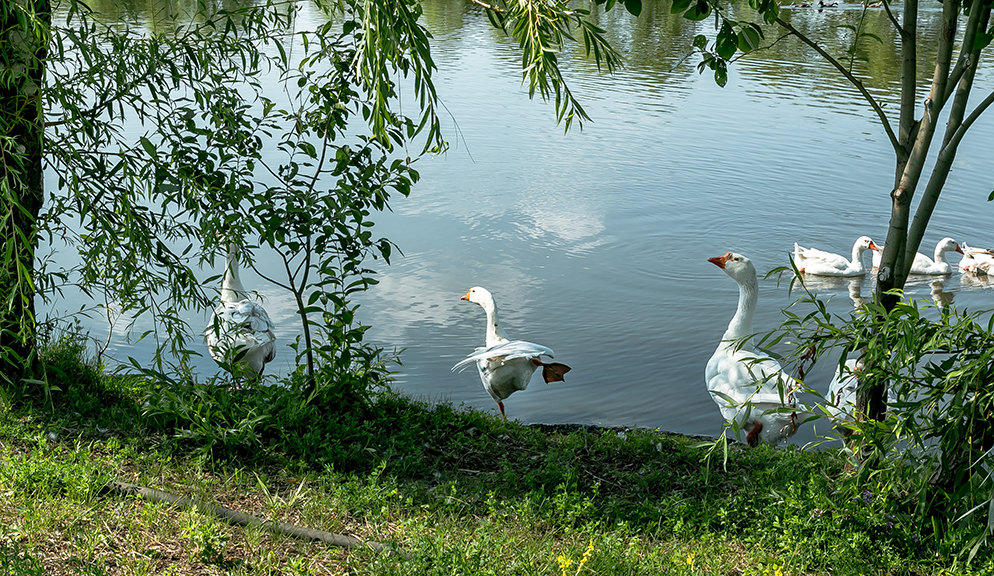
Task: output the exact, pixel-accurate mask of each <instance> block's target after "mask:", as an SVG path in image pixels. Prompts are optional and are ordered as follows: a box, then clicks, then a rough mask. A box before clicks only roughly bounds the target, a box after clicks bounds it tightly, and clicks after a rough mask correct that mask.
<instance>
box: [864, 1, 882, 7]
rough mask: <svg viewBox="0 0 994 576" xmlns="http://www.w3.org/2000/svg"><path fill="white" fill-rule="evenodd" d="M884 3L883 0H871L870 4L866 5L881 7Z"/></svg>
mask: <svg viewBox="0 0 994 576" xmlns="http://www.w3.org/2000/svg"><path fill="white" fill-rule="evenodd" d="M883 5H884V3H883V1H880V2H870V3H869V4H867V5H866V7H867V8H880V7H881V6H883Z"/></svg>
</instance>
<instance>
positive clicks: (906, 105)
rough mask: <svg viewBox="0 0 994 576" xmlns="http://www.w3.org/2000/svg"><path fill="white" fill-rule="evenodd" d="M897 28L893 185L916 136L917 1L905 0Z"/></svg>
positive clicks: (902, 170)
mask: <svg viewBox="0 0 994 576" xmlns="http://www.w3.org/2000/svg"><path fill="white" fill-rule="evenodd" d="M888 13H889V10H888ZM891 17H892V18H893V17H894V16H893V15H891ZM898 31H900V33H901V100H900V102H901V112H900V118H899V119H898V126H899V128H898V132H899V134H900V147H899V148H898V149H897V163H896V165H895V167H894V185H895V186H898V185H899V183H900V180H901V174H902V173H903V172H904V166H905V165H906V163H907V160H908V157H909V156H910V155H911V146H912V142H914V141H915V140H916V136H917V134H916V132H915V128H916V126H917V124H918V121H917V120H916V119H915V103H916V101H917V97H916V88H917V87H918V82H917V81H918V0H905V2H904V25H903V26H899V27H898Z"/></svg>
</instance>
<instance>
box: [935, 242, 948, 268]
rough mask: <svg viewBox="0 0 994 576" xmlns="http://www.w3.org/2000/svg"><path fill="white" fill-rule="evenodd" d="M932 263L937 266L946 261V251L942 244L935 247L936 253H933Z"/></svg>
mask: <svg viewBox="0 0 994 576" xmlns="http://www.w3.org/2000/svg"><path fill="white" fill-rule="evenodd" d="M932 261H933V262H935V263H936V264H941V263H943V262H945V261H946V250H944V249H943V246H942V245H941V244H940V245H938V246H936V247H935V252H933V253H932Z"/></svg>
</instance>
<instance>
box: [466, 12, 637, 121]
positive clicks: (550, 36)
mask: <svg viewBox="0 0 994 576" xmlns="http://www.w3.org/2000/svg"><path fill="white" fill-rule="evenodd" d="M477 3H478V4H480V5H482V6H484V8H486V11H487V16H488V17H489V18H490V22H491V23H492V24H493V25H494V27H496V28H499V29H501V30H503V31H504V32H505V33H507V34H509V35H510V36H511V37H512V38H514V39H515V40H516V41H517V42H518V47H519V48H520V50H521V73H522V76H523V80H526V81H527V82H528V94H529V96H534V95H535V93H536V92H537V93H539V94H540V95H541V96H542V98H543V99H546V100H548V99H550V98H552V99H553V102H554V103H555V107H556V119H557V120H558V121H559V122H561V123H562V124H563V126H564V128H565V129H566V130H569V128H570V126H571V125H572V123H573V121H574V120H575V121H577V122H578V123H579V124H580V125H582V124H583V122H584V121H585V120H589V119H590V117H589V116H588V115H587V113H586V111H584V109H583V107H582V106H581V105H580V102H579V100H578V99H577V98H576V96H575V95H574V94H573V92H572V90H571V89H570V88H569V85H568V84H567V83H566V80H565V78H564V77H563V74H562V71H561V70H560V69H559V57H558V54H559V52H561V51H562V49H563V47H564V46H565V45H566V43H567V42H575V41H576V38H575V36H574V35H575V34H577V33H578V34H579V36H580V37H581V39H582V41H583V47H584V50H585V52H586V54H587V55H588V56H590V55H592V56H593V57H594V62H595V63H596V64H597V66H598V68H600V67H601V66H603V67H604V68H605V69H606V70H607V71H608V72H611V71H613V70H614V69H615V67H617V66H618V65H620V63H621V58H620V56H619V55H618V53H617V52H615V50H614V48H612V47H611V45H610V44H608V42H607V40H605V39H604V30H602V29H601V28H599V27H597V26H596V25H594V24H593V23H592V22H590V21H589V20H588V19H587V16H589V14H590V11H589V10H587V9H585V8H580V7H577V6H576V5H575V4H572V3H568V2H562V1H558V0H557V1H552V2H530V1H529V2H517V1H506V0H499V1H498V2H495V3H492V4H487V3H485V2H477ZM605 3H606V4H607V5H608V8H610V7H611V6H614V4H615V3H616V0H597V4H605ZM624 5H625V8H626V9H627V10H628V11H629V12H631V13H632V14H635V15H638V14H639V13H640V12H641V11H642V2H641V0H626V1H625V2H624Z"/></svg>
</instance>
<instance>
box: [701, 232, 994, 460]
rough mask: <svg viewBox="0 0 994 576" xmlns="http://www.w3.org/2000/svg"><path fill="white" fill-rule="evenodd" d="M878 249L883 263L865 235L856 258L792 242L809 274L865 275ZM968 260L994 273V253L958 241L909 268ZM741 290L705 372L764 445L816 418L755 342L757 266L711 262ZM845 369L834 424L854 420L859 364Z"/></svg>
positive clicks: (741, 260) (722, 400)
mask: <svg viewBox="0 0 994 576" xmlns="http://www.w3.org/2000/svg"><path fill="white" fill-rule="evenodd" d="M867 250H872V251H873V258H872V262H873V266H874V267H875V268H878V267H879V265H880V256H879V255H880V252H881V251H882V248H881V247H880V246H877V245H876V244H874V243H873V240H871V239H870V238H869V237H867V236H861V237H860V238H857V239H856V242H855V243H854V244H853V248H852V256H851V257H850V258H848V259H847V258H846V257H845V256H842V255H841V254H834V253H831V252H826V251H824V250H819V249H815V248H805V247H803V246H800V245H799V244H794V254H793V259H794V265H795V266H796V268H797V271H798V272H799V273H801V274H803V275H805V276H807V275H813V276H836V277H854V276H861V275H864V274H866V267H865V265H864V263H863V254H864V253H865V252H866V251H867ZM951 252H958V253H960V254H962V255H963V257H962V259H961V260H960V262H959V264H958V267H959V269H960V270H961V271H962V272H965V273H969V274H977V275H987V274H989V273H994V250H991V249H984V248H971V247H969V246H967V245H966V244H964V245H963V246H962V247H961V246H960V245H959V244H957V243H956V241H955V240H953V239H952V238H943V239H942V240H940V241H939V242H938V244H936V246H935V251H934V252H933V255H932V258H929V257H928V256H926V255H924V254H921V253H917V254H916V255H915V259H914V262H913V264H912V267H911V273H912V274H916V275H928V276H946V275H949V274H951V273H952V265H950V264H949V262H948V261H947V260H946V255H947V254H949V253H951ZM709 261H710V262H711V263H712V264H714V265H716V266H718V267H719V268H721V269H722V270H724V271H725V273H726V274H728V275H729V276H730V277H731V278H732V279H733V280H735V282H736V283H737V284H738V286H739V303H738V308H737V309H736V311H735V315H734V316H733V317H732V320H731V321H730V322H729V323H728V329H727V330H725V334H724V335H723V336H722V338H721V342H719V344H718V348H717V349H716V350H715V352H714V354H713V355H712V356H711V359H710V360H708V363H707V366H706V368H705V372H704V378H705V382H706V383H707V387H708V392H710V393H711V398H712V399H713V400H714V402H715V403H716V404H717V405H718V408H719V410H720V411H721V414H722V417H724V419H725V421H726V422H728V423H733V422H734V423H735V425H736V427H737V428H738V430H742V431H745V432H746V443H747V444H749V445H750V446H755V445H756V444H757V443H759V441H761V440H762V441H765V442H769V443H771V444H777V443H779V442H780V441H782V440H784V439H786V438H788V437H790V436H792V435H793V434H794V433H796V432H797V429H798V423H799V420H801V419H802V418H804V419H806V418H807V417H808V416H810V415H811V414H809V413H806V412H804V411H802V410H800V409H799V408H798V404H797V400H796V398H795V393H796V391H797V389H798V388H799V387H800V383H799V382H798V381H797V380H796V379H794V378H793V377H791V376H790V375H788V374H786V373H785V372H784V371H783V367H782V366H781V365H780V363H779V362H777V361H776V360H774V359H773V358H771V357H770V356H769V355H767V354H765V353H763V352H762V351H759V350H756V349H755V348H753V346H752V345H751V342H750V341H749V337H750V336H751V335H752V334H753V330H752V317H753V313H754V311H755V309H756V301H757V297H758V293H759V289H758V280H757V275H756V268H755V267H754V266H753V264H752V262H751V261H750V260H749V259H748V258H746V257H745V256H742V255H741V254H736V253H733V252H728V253H726V254H725V255H724V256H717V257H714V258H710V259H709ZM844 366H845V367H844V369H843V370H841V371H840V370H837V371H836V373H835V376H834V377H833V378H832V381H831V383H830V384H829V389H828V395H827V397H826V404H825V405H824V411H825V412H826V413H827V414H828V415H829V416H830V417H831V418H832V419H833V420H835V421H845V420H851V419H852V418H853V415H854V408H855V403H856V389H857V384H858V379H857V374H858V372H859V360H858V359H857V358H849V359H847V360H846V362H845V365H844Z"/></svg>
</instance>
